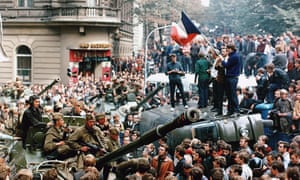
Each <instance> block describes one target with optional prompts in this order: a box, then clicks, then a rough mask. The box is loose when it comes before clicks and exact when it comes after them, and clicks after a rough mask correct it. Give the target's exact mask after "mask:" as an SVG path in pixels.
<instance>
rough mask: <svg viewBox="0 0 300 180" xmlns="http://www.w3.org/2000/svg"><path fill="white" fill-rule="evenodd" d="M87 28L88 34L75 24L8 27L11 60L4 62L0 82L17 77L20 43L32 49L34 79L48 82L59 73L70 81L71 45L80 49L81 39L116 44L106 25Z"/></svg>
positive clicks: (0, 66)
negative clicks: (81, 32) (68, 69)
mask: <svg viewBox="0 0 300 180" xmlns="http://www.w3.org/2000/svg"><path fill="white" fill-rule="evenodd" d="M85 31H86V33H85V34H84V35H83V34H80V33H79V32H78V27H75V26H74V27H72V26H68V27H22V28H14V27H8V28H6V29H5V38H4V41H3V47H4V50H5V52H6V54H7V56H8V57H9V58H10V61H8V62H3V63H0V82H2V83H4V82H7V81H12V80H14V79H15V78H16V68H17V65H16V62H17V57H16V49H17V47H18V46H20V45H25V46H27V47H29V48H30V49H31V51H32V82H33V83H38V84H48V83H50V82H52V80H53V79H55V78H57V77H60V78H61V79H62V81H63V82H68V77H67V68H68V67H69V64H70V63H69V50H70V49H80V44H81V43H107V44H112V40H111V38H110V34H109V33H108V31H107V29H105V28H94V27H91V28H85ZM21 34H22V35H21Z"/></svg>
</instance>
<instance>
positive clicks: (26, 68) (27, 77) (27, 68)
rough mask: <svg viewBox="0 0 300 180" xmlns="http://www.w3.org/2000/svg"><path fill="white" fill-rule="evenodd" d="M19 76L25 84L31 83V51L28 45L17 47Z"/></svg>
mask: <svg viewBox="0 0 300 180" xmlns="http://www.w3.org/2000/svg"><path fill="white" fill-rule="evenodd" d="M17 76H18V77H19V78H20V80H22V81H23V83H24V84H30V83H31V80H32V77H31V51H30V49H29V48H28V47H27V46H19V47H18V48H17Z"/></svg>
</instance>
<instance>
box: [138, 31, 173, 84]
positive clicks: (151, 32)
mask: <svg viewBox="0 0 300 180" xmlns="http://www.w3.org/2000/svg"><path fill="white" fill-rule="evenodd" d="M169 27H171V25H165V26H161V27H157V28H155V29H153V30H152V31H150V33H149V34H148V35H147V37H146V42H145V61H144V62H145V65H144V66H145V67H144V68H145V72H144V76H145V77H144V78H145V81H144V88H145V87H146V79H147V77H148V72H147V64H148V53H147V52H148V40H149V38H150V36H151V35H152V34H153V33H154V32H155V31H157V30H160V29H166V28H169Z"/></svg>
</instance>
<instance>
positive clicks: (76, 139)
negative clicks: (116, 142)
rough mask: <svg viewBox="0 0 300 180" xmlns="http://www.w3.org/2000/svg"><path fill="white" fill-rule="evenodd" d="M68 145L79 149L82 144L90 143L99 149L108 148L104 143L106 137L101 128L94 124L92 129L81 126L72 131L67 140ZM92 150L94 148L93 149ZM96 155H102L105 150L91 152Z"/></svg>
mask: <svg viewBox="0 0 300 180" xmlns="http://www.w3.org/2000/svg"><path fill="white" fill-rule="evenodd" d="M67 143H68V145H69V146H70V147H71V148H72V149H73V150H77V151H79V150H80V148H81V147H82V146H88V144H91V145H95V146H97V147H98V148H99V149H103V148H104V149H107V148H106V145H105V144H104V137H103V135H102V132H101V130H100V129H99V128H98V127H96V126H94V127H93V129H92V130H89V129H87V128H86V126H81V127H79V128H78V129H76V130H75V132H74V133H72V134H71V135H70V137H69V139H68V141H67ZM91 150H92V149H91ZM90 153H91V154H94V155H95V156H96V157H99V156H102V155H103V154H102V153H103V152H100V151H98V152H90Z"/></svg>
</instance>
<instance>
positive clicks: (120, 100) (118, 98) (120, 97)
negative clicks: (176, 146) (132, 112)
mask: <svg viewBox="0 0 300 180" xmlns="http://www.w3.org/2000/svg"><path fill="white" fill-rule="evenodd" d="M127 94H128V86H127V85H126V83H125V80H124V79H121V80H120V85H119V86H117V87H116V88H115V89H114V90H113V95H114V101H115V104H116V105H117V106H119V105H124V104H125V101H126V100H127Z"/></svg>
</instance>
